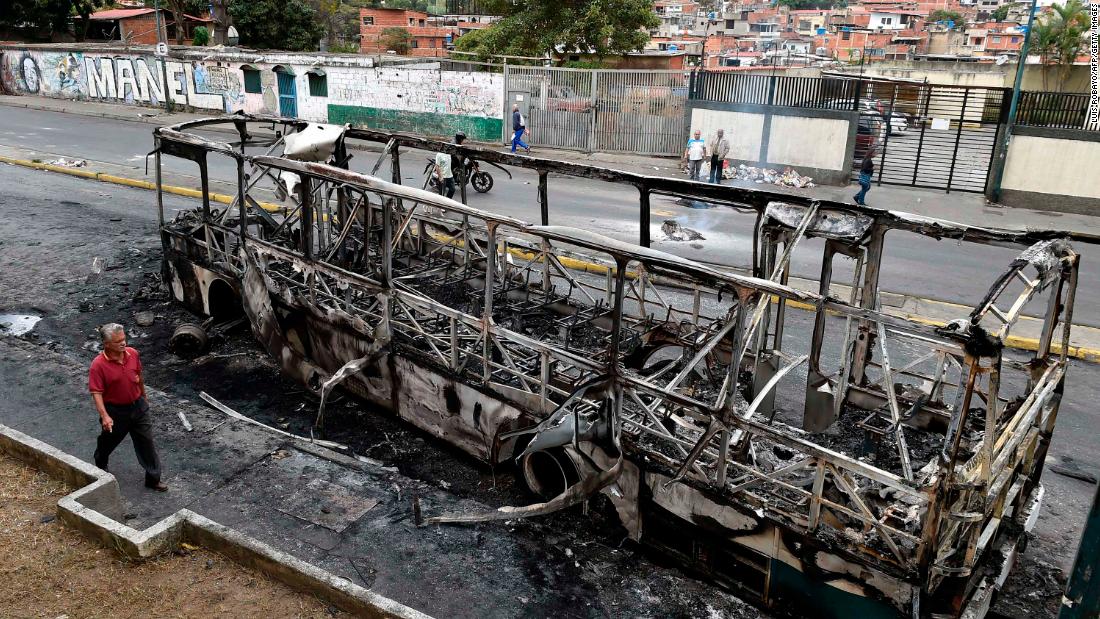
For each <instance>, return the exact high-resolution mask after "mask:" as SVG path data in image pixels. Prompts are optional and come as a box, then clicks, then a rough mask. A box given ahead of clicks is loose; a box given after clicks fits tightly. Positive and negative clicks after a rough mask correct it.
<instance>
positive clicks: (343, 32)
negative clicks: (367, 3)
mask: <svg viewBox="0 0 1100 619" xmlns="http://www.w3.org/2000/svg"><path fill="white" fill-rule="evenodd" d="M310 3H311V5H312V6H313V8H314V9H315V10H316V11H317V21H318V22H320V23H321V25H322V26H324V29H325V34H324V36H323V37H322V39H321V41H322V45H321V49H322V50H324V51H335V49H336V48H337V47H339V48H340V49H343V50H346V49H348V46H347V42H348V41H351V42H352V43H354V42H355V37H356V35H358V34H359V6H358V5H357V4H355V3H353V2H346V1H345V0H310ZM354 47H355V49H354V50H352V51H356V52H357V51H359V46H358V44H356V45H355V46H354Z"/></svg>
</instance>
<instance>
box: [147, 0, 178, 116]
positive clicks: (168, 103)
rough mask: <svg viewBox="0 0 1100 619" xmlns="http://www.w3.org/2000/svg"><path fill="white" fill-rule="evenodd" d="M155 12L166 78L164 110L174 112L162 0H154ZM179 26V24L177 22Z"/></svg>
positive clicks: (160, 54) (159, 47)
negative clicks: (161, 8)
mask: <svg viewBox="0 0 1100 619" xmlns="http://www.w3.org/2000/svg"><path fill="white" fill-rule="evenodd" d="M153 13H154V14H155V15H156V25H157V56H160V74H161V77H162V78H163V79H164V111H166V112H168V113H169V114H171V113H172V90H171V88H170V87H169V86H168V42H167V41H165V38H167V36H168V33H167V28H164V27H163V26H164V23H163V22H162V21H161V19H162V18H161V14H160V0H153ZM176 27H177V28H178V27H179V24H176Z"/></svg>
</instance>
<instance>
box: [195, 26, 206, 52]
mask: <svg viewBox="0 0 1100 619" xmlns="http://www.w3.org/2000/svg"><path fill="white" fill-rule="evenodd" d="M209 43H210V31H209V30H207V29H206V26H199V27H197V28H195V32H194V35H193V36H192V37H191V45H194V46H196V47H205V46H206V45H207V44H209Z"/></svg>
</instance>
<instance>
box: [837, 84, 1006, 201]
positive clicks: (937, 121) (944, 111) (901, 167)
mask: <svg viewBox="0 0 1100 619" xmlns="http://www.w3.org/2000/svg"><path fill="white" fill-rule="evenodd" d="M861 93H862V95H861V97H860V102H859V109H860V116H861V121H860V127H859V136H858V138H857V145H856V157H855V158H854V162H853V165H854V167H855V170H856V171H855V174H856V175H857V174H858V169H859V166H860V163H861V160H862V158H863V155H864V154H865V152H866V150H867V149H868V148H874V149H875V157H874V158H875V164H876V169H875V176H874V181H875V182H877V183H879V184H882V183H886V184H891V185H908V186H911V187H925V188H930V189H944V190H946V191H948V192H950V191H952V190H954V191H973V192H984V191H985V188H986V182H987V180H988V178H989V172H990V168H991V165H992V162H993V151H994V149H995V147H996V144H997V138H998V134H999V132H1000V131H1001V127H1002V123H1003V122H1004V120H1005V117H1006V116H1007V114H1008V105H1009V97H1010V91H1009V90H1008V89H1006V88H983V87H963V86H941V85H934V84H921V83H913V82H895V81H877V80H875V81H865V82H864V83H863V84H862V88H861Z"/></svg>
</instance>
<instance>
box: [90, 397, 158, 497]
mask: <svg viewBox="0 0 1100 619" xmlns="http://www.w3.org/2000/svg"><path fill="white" fill-rule="evenodd" d="M104 407H105V408H106V409H107V414H108V415H110V416H111V419H112V420H114V427H113V429H112V430H111V431H110V432H107V431H106V430H102V431H100V433H99V439H98V440H96V448H95V465H96V466H97V467H99V468H101V469H103V470H104V471H106V470H107V459H108V458H110V457H111V452H113V451H114V450H115V447H118V445H119V443H121V442H122V441H123V439H125V438H126V435H127V434H129V435H130V439H131V440H132V441H133V442H134V453H136V454H137V459H138V464H140V465H141V468H143V469H145V485H146V486H155V485H156V484H157V483H158V482H160V456H158V455H157V447H156V445H154V444H153V422H152V421H150V420H149V412H148V406H147V405H146V404H145V398H139V399H138V400H137V401H136V402H134V403H133V404H108V403H106V402H104Z"/></svg>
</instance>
